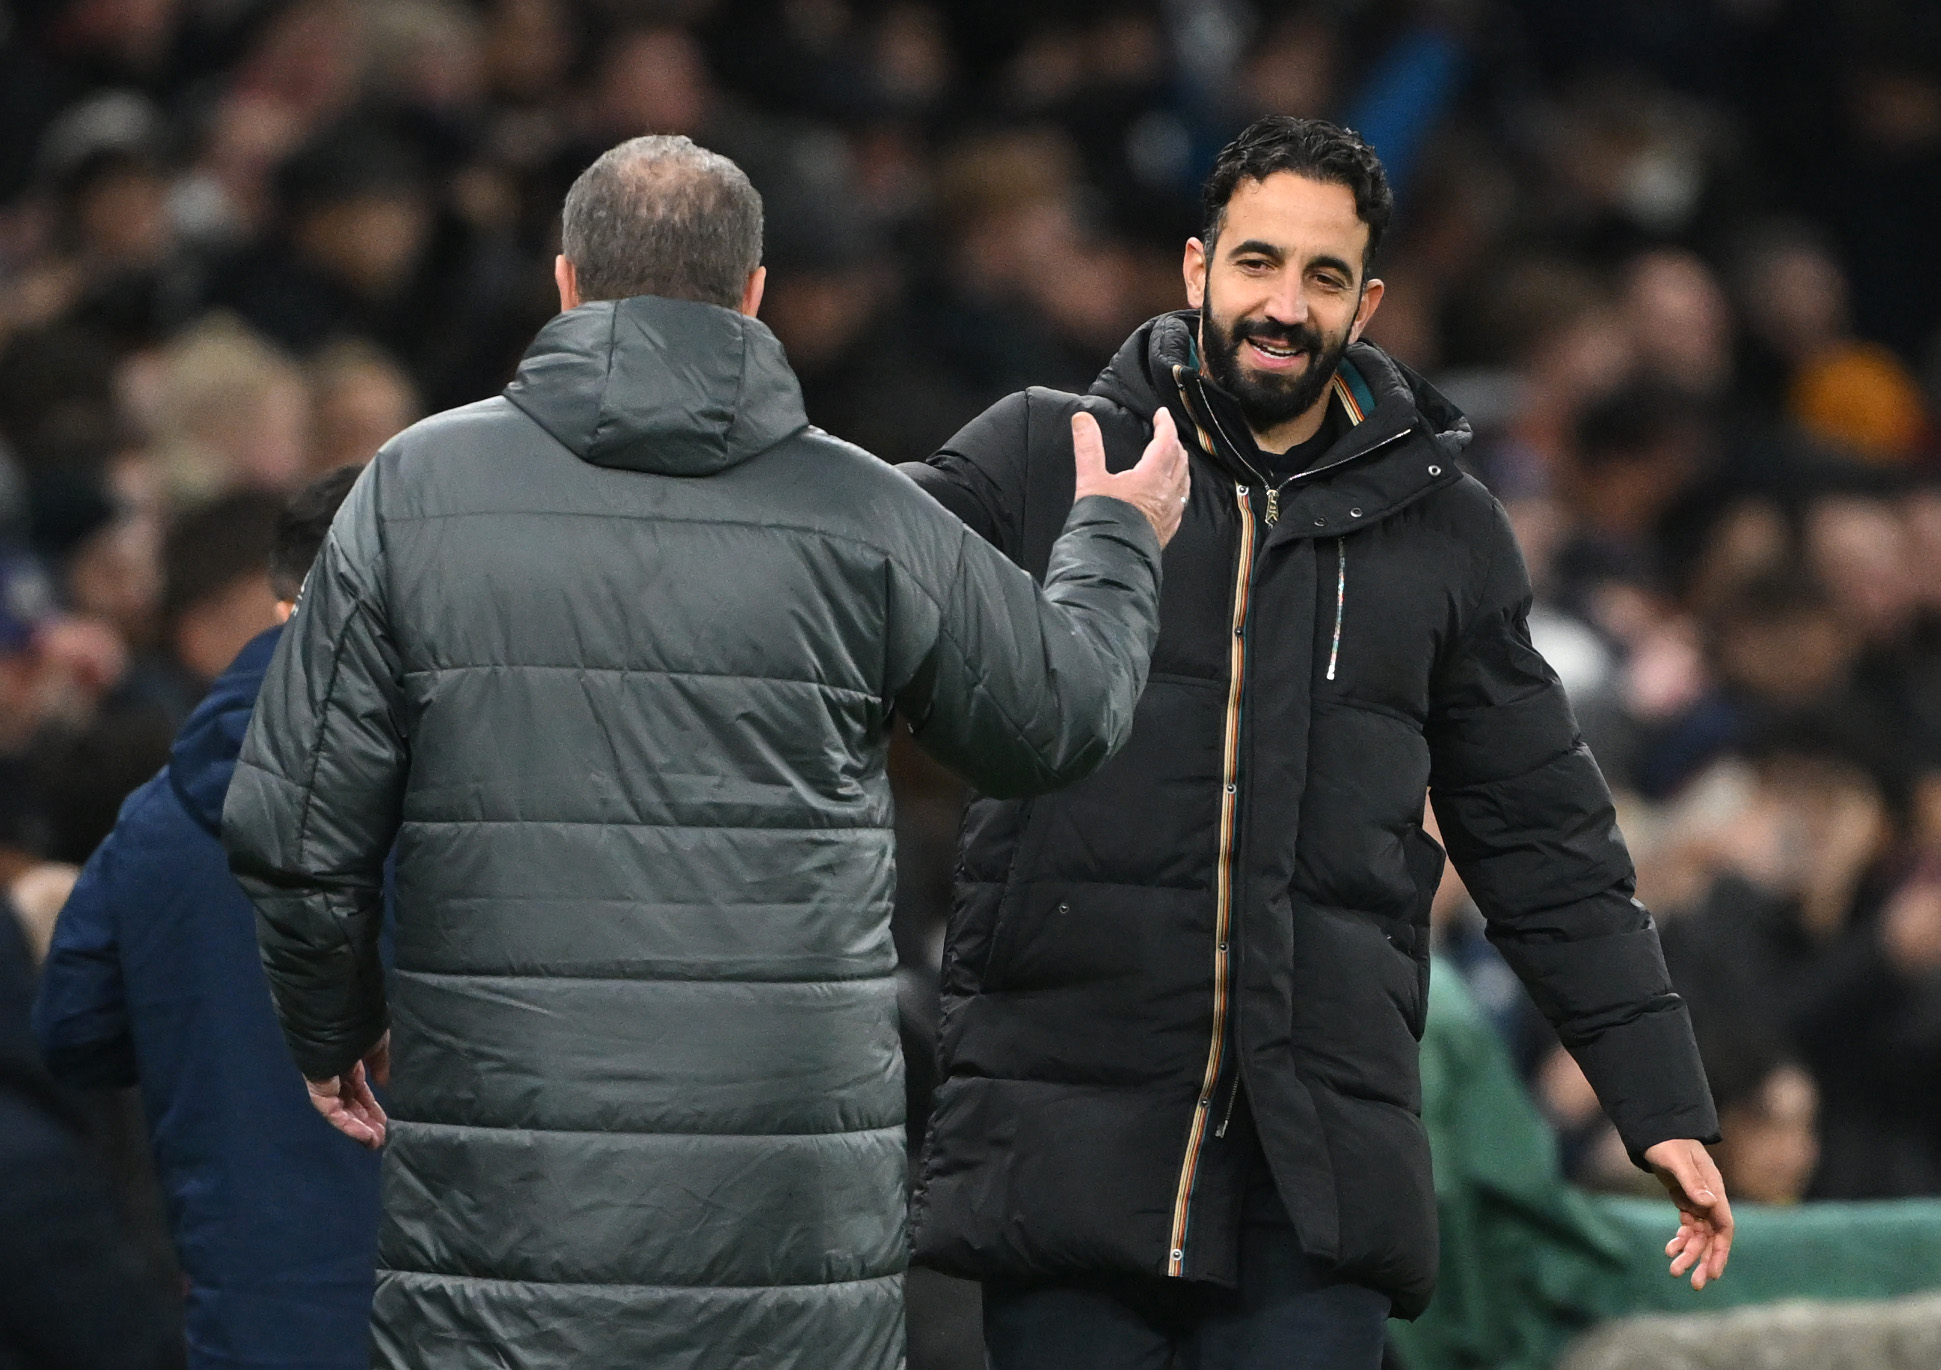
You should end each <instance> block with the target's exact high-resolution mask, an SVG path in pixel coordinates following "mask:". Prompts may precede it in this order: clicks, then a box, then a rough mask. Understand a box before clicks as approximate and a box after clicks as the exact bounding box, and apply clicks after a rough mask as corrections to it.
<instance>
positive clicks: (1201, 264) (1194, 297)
mask: <svg viewBox="0 0 1941 1370" xmlns="http://www.w3.org/2000/svg"><path fill="white" fill-rule="evenodd" d="M1179 274H1180V275H1181V277H1183V278H1184V279H1185V281H1186V307H1187V308H1189V309H1198V308H1199V307H1200V306H1201V305H1203V304H1205V303H1206V244H1205V243H1203V242H1201V241H1200V240H1199V239H1198V238H1188V239H1187V240H1186V256H1185V259H1184V260H1182V261H1181V262H1180V264H1179Z"/></svg>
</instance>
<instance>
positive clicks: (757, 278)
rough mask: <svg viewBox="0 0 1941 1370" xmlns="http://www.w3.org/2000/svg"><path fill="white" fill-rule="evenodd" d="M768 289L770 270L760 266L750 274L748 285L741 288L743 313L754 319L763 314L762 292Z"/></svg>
mask: <svg viewBox="0 0 1941 1370" xmlns="http://www.w3.org/2000/svg"><path fill="white" fill-rule="evenodd" d="M767 288H768V268H767V267H765V266H758V267H756V268H755V269H754V270H753V271H751V272H749V273H748V284H747V285H745V286H743V287H742V288H741V312H742V313H744V314H746V315H747V316H748V317H749V318H751V319H752V318H754V317H755V316H756V315H757V314H759V313H760V312H761V308H762V291H764V290H766V289H767Z"/></svg>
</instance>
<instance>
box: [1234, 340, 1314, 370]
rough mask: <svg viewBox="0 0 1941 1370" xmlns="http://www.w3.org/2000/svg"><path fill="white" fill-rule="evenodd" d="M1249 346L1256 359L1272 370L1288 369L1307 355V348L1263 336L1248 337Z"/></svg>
mask: <svg viewBox="0 0 1941 1370" xmlns="http://www.w3.org/2000/svg"><path fill="white" fill-rule="evenodd" d="M1247 347H1248V349H1249V350H1250V351H1252V353H1253V356H1254V360H1255V361H1256V362H1258V363H1259V364H1260V365H1261V366H1263V367H1265V368H1267V369H1268V370H1270V371H1286V370H1289V369H1290V368H1292V367H1293V366H1294V364H1295V363H1296V362H1300V361H1303V360H1304V359H1305V358H1306V357H1307V350H1306V349H1305V348H1300V347H1295V346H1293V345H1291V344H1288V343H1271V342H1267V341H1265V340H1264V339H1261V338H1248V339H1247Z"/></svg>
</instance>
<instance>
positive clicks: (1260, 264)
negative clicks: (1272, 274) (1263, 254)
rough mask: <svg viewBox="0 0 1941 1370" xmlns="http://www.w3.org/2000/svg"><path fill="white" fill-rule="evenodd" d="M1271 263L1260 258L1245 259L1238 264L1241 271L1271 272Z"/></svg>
mask: <svg viewBox="0 0 1941 1370" xmlns="http://www.w3.org/2000/svg"><path fill="white" fill-rule="evenodd" d="M1273 265H1274V264H1273V263H1272V262H1269V261H1267V260H1265V259H1263V258H1260V257H1247V258H1244V259H1242V261H1241V262H1240V269H1241V270H1242V271H1271V270H1272V269H1273Z"/></svg>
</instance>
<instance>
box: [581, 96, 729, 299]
mask: <svg viewBox="0 0 1941 1370" xmlns="http://www.w3.org/2000/svg"><path fill="white" fill-rule="evenodd" d="M560 248H561V251H562V252H563V253H564V255H565V256H566V259H567V260H568V261H570V262H572V264H573V268H574V270H575V272H576V273H577V275H578V281H579V297H580V298H581V299H582V300H619V299H625V298H626V297H627V296H629V295H662V296H666V297H667V298H669V299H676V300H697V301H699V302H701V303H702V304H715V305H720V306H722V307H723V308H724V309H734V308H737V307H739V306H740V304H741V303H742V300H743V298H744V291H745V290H746V288H747V286H748V278H749V274H750V273H751V272H753V271H754V270H755V268H756V267H758V266H760V265H761V260H762V197H761V196H760V195H758V194H757V193H756V192H755V187H754V186H752V185H750V184H749V182H748V177H747V176H746V175H745V174H744V173H743V172H742V169H741V168H740V167H738V166H736V165H735V164H734V163H733V162H731V161H729V160H728V159H727V158H726V157H723V156H722V155H721V154H720V153H717V152H709V151H708V150H707V149H706V148H704V147H700V146H698V145H697V144H695V143H694V142H693V141H692V140H691V139H688V138H681V137H669V136H662V135H654V136H650V137H646V138H631V139H629V140H627V141H626V142H624V143H622V144H620V145H619V146H618V147H615V148H611V149H609V150H608V151H607V152H606V153H604V154H602V156H601V157H600V159H599V160H598V161H596V162H595V163H594V164H593V165H592V166H590V167H588V168H587V169H586V170H585V171H583V172H581V173H580V178H579V179H578V180H577V181H575V182H573V188H572V189H571V190H569V191H567V192H566V209H565V214H564V217H563V222H562V224H561V229H560Z"/></svg>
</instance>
